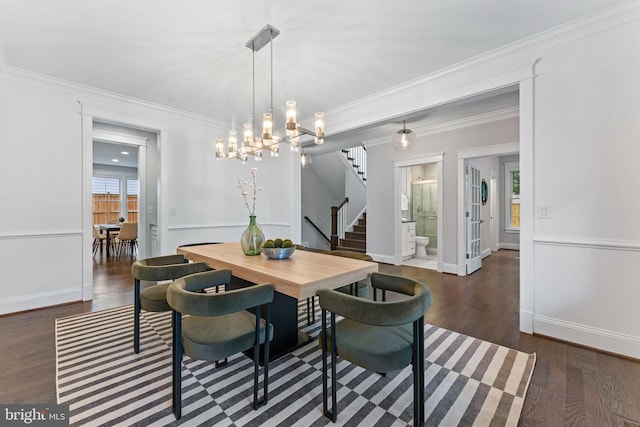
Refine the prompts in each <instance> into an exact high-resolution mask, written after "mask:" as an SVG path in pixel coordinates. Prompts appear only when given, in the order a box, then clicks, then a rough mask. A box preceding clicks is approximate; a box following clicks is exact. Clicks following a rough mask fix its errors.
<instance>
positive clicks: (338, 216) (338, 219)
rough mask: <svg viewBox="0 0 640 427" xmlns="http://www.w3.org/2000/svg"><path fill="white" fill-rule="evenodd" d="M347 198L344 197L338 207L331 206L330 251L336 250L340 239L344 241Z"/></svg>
mask: <svg viewBox="0 0 640 427" xmlns="http://www.w3.org/2000/svg"><path fill="white" fill-rule="evenodd" d="M348 203H349V198H348V197H345V198H344V200H343V201H342V203H340V204H339V205H338V206H331V250H332V251H334V250H336V249H337V248H338V243H339V242H340V239H344V233H345V231H346V230H347V212H346V209H345V208H346V207H347V205H348Z"/></svg>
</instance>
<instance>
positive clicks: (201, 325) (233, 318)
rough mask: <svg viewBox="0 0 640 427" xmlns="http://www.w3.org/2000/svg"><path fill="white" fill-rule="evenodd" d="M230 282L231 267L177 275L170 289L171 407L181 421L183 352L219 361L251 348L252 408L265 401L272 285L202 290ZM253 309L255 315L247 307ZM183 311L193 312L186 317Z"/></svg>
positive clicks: (267, 377)
mask: <svg viewBox="0 0 640 427" xmlns="http://www.w3.org/2000/svg"><path fill="white" fill-rule="evenodd" d="M230 280H231V270H212V271H208V272H205V273H197V274H192V275H189V276H185V277H183V278H181V279H178V280H176V281H175V282H173V283H171V285H170V286H169V289H168V291H167V301H168V303H169V305H170V306H171V308H172V323H173V325H174V327H173V369H172V371H173V393H172V394H173V405H172V406H173V412H174V414H175V415H176V418H177V419H180V418H181V416H182V356H183V352H184V354H186V355H187V356H189V357H190V358H192V359H194V360H208V361H212V362H217V361H219V360H223V359H226V358H227V357H229V356H232V355H234V354H237V353H240V352H243V351H247V350H251V349H253V409H258V407H259V406H261V405H264V404H266V403H267V400H268V393H269V341H271V339H273V325H272V324H271V323H270V316H271V303H272V302H273V294H274V286H273V285H272V284H260V285H255V286H249V287H246V288H242V289H236V290H228V291H226V292H221V293H207V292H204V290H205V289H208V288H212V287H213V286H216V285H223V284H224V285H226V284H229V282H230ZM262 308H264V309H265V311H264V312H262ZM249 309H253V310H254V311H255V313H250V312H249V311H247V310H249ZM262 313H264V315H265V318H264V319H262V316H261V315H262ZM183 314H187V315H189V316H188V317H185V319H184V320H183V319H182V315H183ZM260 344H264V346H263V350H264V353H263V371H262V372H263V394H262V398H261V399H260V400H258V370H259V366H258V365H259V362H260V349H259V348H260Z"/></svg>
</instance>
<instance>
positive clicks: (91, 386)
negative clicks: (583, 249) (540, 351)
mask: <svg viewBox="0 0 640 427" xmlns="http://www.w3.org/2000/svg"><path fill="white" fill-rule="evenodd" d="M305 307H306V305H305V304H303V303H302V304H301V305H300V310H299V314H300V317H299V319H300V325H301V327H303V326H304V328H303V329H305V330H306V331H307V332H309V333H310V334H311V335H312V336H317V334H318V330H319V329H320V325H319V323H320V322H319V316H316V320H317V322H316V323H315V324H313V325H311V326H308V327H306V312H305V310H306V308H305ZM141 332H142V334H141V351H140V353H139V354H135V353H134V352H133V344H132V334H133V310H132V306H125V307H120V308H116V309H112V310H106V311H100V312H93V313H85V314H81V315H77V316H72V317H67V318H63V319H57V320H56V371H57V372H56V384H57V395H58V403H68V404H69V408H70V422H71V425H88V426H102V425H105V426H124V425H139V426H150V425H153V426H166V425H189V426H304V427H307V426H323V425H328V424H331V423H330V421H329V420H328V419H327V418H325V417H324V416H323V414H322V379H321V373H320V372H321V371H320V369H321V364H322V361H321V356H320V355H321V353H320V349H319V348H318V345H317V339H316V340H313V341H312V342H310V343H308V344H306V345H304V346H303V347H301V348H299V349H298V350H296V351H294V352H293V353H291V354H289V355H287V356H285V357H282V358H280V359H278V360H276V361H274V362H273V363H271V364H270V371H269V374H270V378H269V403H268V405H267V406H266V407H262V408H260V409H259V410H257V411H254V410H252V409H251V407H250V403H251V402H252V398H253V394H252V389H253V388H252V385H253V381H252V378H253V377H252V375H253V369H252V366H253V365H252V362H251V360H249V359H248V358H246V357H245V356H243V355H241V354H240V355H237V356H235V357H233V358H230V359H229V362H228V365H226V366H224V367H220V368H217V369H215V368H214V366H213V364H212V363H209V362H203V361H193V360H191V359H189V358H188V357H187V356H185V358H184V362H183V372H182V377H183V409H182V411H183V412H182V413H183V416H182V419H181V420H180V422H176V420H175V417H174V416H173V414H172V412H171V349H170V345H171V317H170V313H146V312H143V318H142V328H141ZM425 355H426V362H425V387H426V388H425V396H426V404H425V409H426V415H425V419H426V422H425V425H427V426H436V425H442V426H457V425H462V426H471V425H473V426H484V425H487V426H488V425H491V426H502V425H505V426H515V425H517V423H518V419H519V417H520V413H521V411H522V404H523V400H524V396H525V393H526V391H527V388H528V386H529V380H530V378H531V374H532V372H533V367H534V364H535V354H526V353H522V352H519V351H515V350H512V349H509V348H506V347H502V346H499V345H495V344H491V343H488V342H486V341H482V340H479V339H476V338H471V337H468V336H465V335H461V334H458V333H455V332H452V331H449V330H446V329H442V328H438V327H435V326H431V325H425ZM337 369H338V382H339V386H338V408H339V412H338V423H337V424H338V425H349V426H366V427H368V426H373V425H376V426H401V425H402V426H405V425H407V424H412V423H413V420H412V418H413V406H412V405H413V393H412V384H413V380H412V374H411V367H410V366H409V367H407V368H405V369H404V370H402V371H400V372H397V373H393V374H388V375H387V376H384V377H383V376H381V375H379V374H377V373H373V372H369V371H366V370H364V369H362V368H360V367H357V366H354V365H353V364H351V363H349V362H347V361H344V360H342V359H340V358H339V359H338V365H337Z"/></svg>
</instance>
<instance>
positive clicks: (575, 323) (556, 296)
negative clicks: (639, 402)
mask: <svg viewBox="0 0 640 427" xmlns="http://www.w3.org/2000/svg"><path fill="white" fill-rule="evenodd" d="M534 256H535V266H536V267H535V273H534V274H535V278H534V280H535V303H534V307H535V310H534V332H535V333H540V334H542V335H547V336H551V337H555V338H559V339H562V340H566V341H571V342H576V343H579V344H582V345H586V346H589V347H594V348H599V349H602V350H605V351H609V352H613V353H617V354H622V355H626V356H630V357H634V358H640V322H638V314H637V313H638V301H640V286H638V280H637V266H638V265H640V251H638V250H636V249H635V248H634V245H630V244H629V243H628V242H619V243H617V244H616V243H615V242H604V243H602V244H600V243H599V242H597V241H586V240H584V239H575V240H572V239H566V238H564V239H552V238H538V239H534Z"/></svg>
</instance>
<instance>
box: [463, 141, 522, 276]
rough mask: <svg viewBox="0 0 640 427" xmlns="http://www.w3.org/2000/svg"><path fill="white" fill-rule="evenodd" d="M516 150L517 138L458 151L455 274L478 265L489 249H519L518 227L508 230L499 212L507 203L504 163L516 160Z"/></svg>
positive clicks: (467, 272) (468, 272) (505, 209)
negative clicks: (511, 141) (508, 141)
mask: <svg viewBox="0 0 640 427" xmlns="http://www.w3.org/2000/svg"><path fill="white" fill-rule="evenodd" d="M519 152H520V149H519V143H517V142H516V143H508V144H500V145H493V146H488V147H484V148H474V149H468V150H460V151H458V207H459V208H458V213H459V214H458V275H459V276H466V275H468V274H471V273H473V272H474V271H476V270H478V269H479V268H481V267H482V259H483V258H486V257H487V256H489V255H491V252H492V251H493V252H495V251H497V250H499V249H516V250H518V249H519V230H516V229H513V228H512V229H511V230H508V228H509V227H508V226H507V225H505V224H506V222H505V221H506V217H507V216H506V215H505V214H503V212H507V210H508V209H509V206H510V202H509V203H507V202H506V200H507V199H509V200H510V198H507V197H506V196H505V195H504V194H505V193H504V191H505V190H504V188H505V187H504V181H505V179H504V177H505V174H504V173H503V171H504V169H505V168H504V165H505V164H506V163H513V162H518V161H519ZM474 171H475V173H474ZM483 181H484V184H483ZM472 189H475V191H471V190H472ZM483 189H484V191H486V193H485V194H484V195H483ZM518 196H519V195H518Z"/></svg>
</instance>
